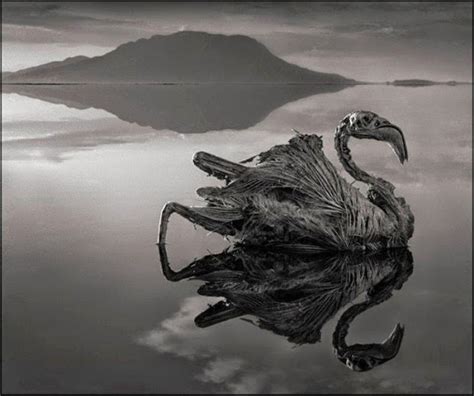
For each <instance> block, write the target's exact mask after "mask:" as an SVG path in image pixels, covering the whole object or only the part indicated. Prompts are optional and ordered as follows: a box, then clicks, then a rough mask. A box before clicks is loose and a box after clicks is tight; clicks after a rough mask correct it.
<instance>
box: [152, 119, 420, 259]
mask: <svg viewBox="0 0 474 396" xmlns="http://www.w3.org/2000/svg"><path fill="white" fill-rule="evenodd" d="M350 137H355V138H358V139H375V140H381V141H385V142H388V143H389V144H390V145H391V146H392V148H393V150H394V151H395V153H396V154H397V156H398V158H399V160H400V162H402V163H403V162H404V161H405V160H406V159H407V158H408V155H407V149H406V144H405V140H404V137H403V134H402V132H401V130H400V129H399V128H398V127H397V126H395V125H393V124H391V123H390V122H388V121H387V120H385V119H384V118H381V117H379V116H378V115H376V114H374V113H372V112H368V111H356V112H353V113H350V114H348V115H347V116H346V117H344V119H343V120H342V121H341V122H340V124H339V125H338V126H337V128H336V136H335V143H336V150H337V152H338V155H339V159H340V161H341V163H342V165H343V166H344V168H345V170H346V171H347V172H348V173H349V174H350V175H351V176H352V177H353V178H354V179H355V180H358V181H361V182H363V183H367V184H369V186H370V188H369V190H368V193H367V197H365V196H364V195H363V194H362V193H361V192H360V191H359V190H358V189H356V188H355V187H353V186H352V185H351V184H349V183H348V182H347V181H346V180H344V179H343V178H342V177H341V176H340V175H339V173H338V171H337V170H336V168H335V167H334V166H333V165H332V164H331V163H330V162H329V160H328V159H327V158H326V156H325V155H324V153H323V151H322V139H321V138H320V137H318V136H316V135H301V134H299V133H298V134H297V136H295V137H294V138H292V139H291V140H290V141H289V144H285V145H278V146H274V147H272V148H271V149H270V150H268V151H266V152H263V153H260V154H259V155H258V156H257V157H258V164H257V166H254V167H247V166H245V165H242V163H240V164H237V163H233V162H230V161H227V160H224V159H222V158H219V157H216V156H214V155H211V154H208V153H204V152H199V153H196V154H195V156H194V163H195V164H196V166H198V167H199V168H200V169H202V170H204V171H206V172H208V173H209V174H210V175H213V176H215V177H217V178H219V179H225V180H226V181H227V185H226V186H224V187H206V188H200V189H198V194H199V195H200V196H201V197H203V198H204V199H205V200H206V201H207V206H206V207H186V206H183V205H181V204H178V203H174V202H171V203H168V204H167V205H166V206H165V207H164V208H163V211H162V217H161V224H160V234H159V242H160V243H164V242H165V237H166V230H167V224H168V221H169V217H170V215H171V214H172V213H174V212H176V213H178V214H180V215H181V216H183V217H185V218H187V219H189V220H190V221H192V222H193V223H195V224H198V225H201V226H203V227H204V228H206V229H207V230H210V231H215V232H218V233H220V234H222V235H226V236H227V235H229V236H233V237H235V238H236V240H237V241H238V242H239V243H241V244H245V245H258V246H275V245H285V246H286V247H288V248H290V249H295V248H298V247H299V248H304V249H305V250H314V251H318V250H366V249H367V250H378V249H384V248H390V247H400V246H406V245H407V241H408V239H409V238H410V237H411V236H412V234H413V223H414V217H413V214H412V213H411V211H410V208H409V206H408V205H407V204H406V203H405V200H404V199H403V198H398V197H396V196H395V194H394V186H393V185H392V184H391V183H389V182H387V181H385V180H383V179H381V178H376V177H373V176H371V175H369V174H367V173H366V172H364V171H363V170H361V169H360V168H359V167H357V165H356V164H355V163H354V161H353V160H352V157H351V155H350V151H349V149H348V147H347V143H348V140H349V138H350ZM252 159H253V158H252ZM250 160H251V159H249V160H248V161H250ZM244 162H246V161H244Z"/></svg>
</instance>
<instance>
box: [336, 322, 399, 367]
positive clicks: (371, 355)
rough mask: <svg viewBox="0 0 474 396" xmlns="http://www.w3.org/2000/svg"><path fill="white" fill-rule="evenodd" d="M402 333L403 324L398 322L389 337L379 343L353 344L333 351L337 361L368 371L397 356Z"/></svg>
mask: <svg viewBox="0 0 474 396" xmlns="http://www.w3.org/2000/svg"><path fill="white" fill-rule="evenodd" d="M403 333H404V329H403V326H401V325H400V324H398V325H397V326H395V328H394V329H393V331H392V333H391V334H390V335H389V337H388V338H387V339H386V340H385V341H384V342H382V343H380V344H355V345H351V346H349V347H344V348H336V349H335V350H334V353H335V354H336V356H337V358H338V359H339V361H341V362H342V363H344V364H345V365H346V366H347V367H348V368H350V369H351V370H353V371H368V370H371V369H373V368H374V367H376V366H380V365H381V364H384V363H385V362H387V361H389V360H392V359H393V358H394V357H395V356H397V354H398V351H399V350H400V346H401V344H402V339H403Z"/></svg>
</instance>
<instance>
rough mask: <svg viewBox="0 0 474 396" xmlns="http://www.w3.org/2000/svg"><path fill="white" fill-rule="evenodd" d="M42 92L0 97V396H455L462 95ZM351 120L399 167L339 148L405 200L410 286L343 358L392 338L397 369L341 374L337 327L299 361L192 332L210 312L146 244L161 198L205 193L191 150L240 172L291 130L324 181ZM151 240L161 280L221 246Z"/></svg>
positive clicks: (467, 161)
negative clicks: (370, 127)
mask: <svg viewBox="0 0 474 396" xmlns="http://www.w3.org/2000/svg"><path fill="white" fill-rule="evenodd" d="M48 89H49V91H48V92H46V91H45V89H43V90H41V89H36V90H35V89H32V88H28V89H26V88H25V89H24V90H23V91H21V90H19V89H17V92H18V93H15V92H14V90H13V89H8V91H5V90H4V93H3V94H2V100H3V104H2V116H3V124H2V128H3V136H2V139H3V140H2V141H3V147H2V154H3V162H2V176H3V181H2V187H3V194H2V215H3V222H2V242H3V251H2V258H3V266H2V275H3V340H2V341H3V362H2V364H3V391H4V392H53V393H58V392H59V393H63V392H82V393H105V392H108V393H117V392H121V393H201V392H225V393H231V392H233V393H260V392H264V393H269V392H274V393H282V392H283V393H285V392H292V393H293V392H306V393H471V392H472V376H471V371H472V355H471V350H472V297H471V296H472V281H471V279H472V267H471V261H472V244H471V239H472V207H471V194H472V168H471V167H472V162H471V159H472V127H471V125H472V115H471V114H472V113H471V109H472V94H471V92H472V91H471V89H472V87H471V86H470V85H468V86H455V87H446V86H432V87H417V88H412V87H393V86H354V87H347V88H344V89H343V87H341V89H334V90H329V91H327V90H324V91H321V90H319V91H318V90H316V91H311V90H301V88H298V89H299V90H295V89H294V88H293V90H292V89H291V88H288V89H289V92H288V93H285V92H283V91H282V90H281V89H278V90H277V93H275V92H270V91H268V88H264V87H260V88H259V87H253V88H252V89H253V90H254V91H255V93H254V94H252V93H251V92H249V90H248V88H245V89H242V90H239V89H237V88H234V91H232V92H231V93H232V95H229V93H228V92H226V91H225V90H222V89H221V88H217V87H216V91H215V92H216V93H215V94H213V93H212V89H211V88H207V91H205V92H204V93H201V92H199V89H198V88H194V90H193V91H189V90H188V91H185V90H184V91H183V88H180V87H174V89H173V87H167V88H166V89H167V91H166V92H165V91H163V88H160V87H155V88H150V87H148V88H146V89H145V88H143V89H144V90H145V91H144V92H145V93H144V94H143V96H140V92H139V88H137V87H135V88H133V89H134V91H133V93H130V94H129V95H127V91H126V89H125V88H123V87H122V89H121V91H120V92H115V94H114V93H112V92H111V91H110V89H112V88H110V87H109V88H108V89H109V91H107V92H108V93H109V95H104V93H103V92H102V93H100V89H101V88H100V87H99V88H98V89H99V92H87V93H84V92H82V93H81V92H80V91H76V94H74V88H71V87H69V88H68V90H69V91H67V92H64V90H63V91H61V92H60V91H59V90H60V88H57V89H58V91H56V92H54V87H49V88H48ZM91 89H92V88H91ZM154 90H155V91H154ZM262 90H267V91H265V92H264V91H262ZM6 92H8V93H6ZM183 95H184V96H183ZM166 97H171V98H172V101H173V102H172V103H173V105H171V106H170V105H164V104H163V103H165V102H166V100H165V99H166ZM183 97H186V98H187V99H186V101H183V100H182V98H183ZM140 98H142V99H140ZM164 98H165V99H164ZM250 98H254V99H253V101H251V100H250ZM140 100H142V101H141V102H140ZM127 103H129V105H128V106H127ZM219 103H220V104H221V107H219ZM180 104H182V106H183V107H184V108H180V107H179V106H180ZM140 109H141V110H140ZM190 109H194V112H190ZM249 109H253V110H249ZM357 109H367V110H372V111H374V112H376V113H378V114H379V115H381V116H383V117H386V118H387V119H389V120H390V121H392V122H393V123H395V124H397V125H399V126H400V127H401V128H402V130H403V131H404V133H405V137H406V141H407V146H408V152H409V161H408V162H407V163H406V164H405V165H404V166H401V165H400V164H399V163H398V161H397V159H396V157H395V155H394V154H393V153H392V152H391V150H390V148H389V147H388V146H387V145H384V144H381V143H378V142H375V141H351V147H352V149H353V150H352V151H353V157H354V158H355V160H356V162H358V163H359V164H360V166H361V167H362V168H363V169H366V170H368V171H369V172H371V173H374V174H377V175H380V176H382V177H384V178H386V179H388V180H390V181H391V182H392V183H393V184H395V186H396V193H397V195H399V196H403V197H405V198H406V200H407V202H408V203H409V204H410V206H411V208H412V211H413V212H414V215H415V234H414V236H413V238H412V239H411V240H410V251H411V253H412V255H413V273H412V274H411V276H410V277H409V278H408V279H407V280H406V282H405V283H404V284H403V287H402V288H401V289H400V290H395V291H394V292H393V296H392V297H391V298H390V299H388V300H387V301H385V302H383V303H381V304H379V305H377V306H376V307H373V308H371V309H370V310H367V312H364V313H363V314H362V315H361V316H360V317H359V318H357V319H356V320H355V321H354V323H353V324H352V326H351V330H350V333H349V336H348V342H349V343H370V342H380V341H381V340H383V339H384V338H385V337H386V336H387V335H388V334H389V332H390V331H391V329H392V328H393V327H394V326H395V324H396V323H402V324H403V325H404V326H405V335H404V339H403V342H402V345H401V348H400V351H399V353H398V355H397V356H396V357H395V358H394V359H393V360H390V361H389V362H387V363H385V364H383V365H381V366H379V367H375V368H374V369H373V370H371V371H367V372H362V373H360V372H354V371H351V370H349V369H348V368H347V367H345V366H344V365H343V364H341V363H340V362H339V361H338V360H337V359H336V357H335V356H334V354H333V351H332V346H331V337H332V333H333V331H334V328H335V326H336V323H337V320H338V317H339V316H340V314H341V313H342V311H339V312H338V313H337V314H336V315H335V316H334V317H332V318H330V319H329V320H328V321H327V322H326V323H325V325H324V326H323V327H322V330H321V341H320V342H317V343H314V344H303V345H301V346H295V344H293V343H291V342H289V341H288V340H287V339H286V338H285V337H283V336H279V335H277V334H274V333H273V332H271V331H268V330H264V329H260V328H258V327H257V326H253V325H252V324H251V323H249V322H248V321H244V320H240V319H237V318H236V319H232V320H228V321H225V322H223V323H219V324H216V325H215V326H211V327H208V328H198V327H196V325H195V324H194V318H195V317H196V316H197V315H198V314H200V313H201V312H202V311H204V310H206V309H207V308H208V304H213V303H215V302H216V301H218V300H220V299H219V298H217V297H205V296H202V295H198V294H197V289H198V287H199V286H200V285H201V284H202V282H200V281H190V282H179V283H172V282H168V281H167V280H166V279H165V278H164V276H163V274H162V270H161V266H160V261H159V255H158V251H157V249H156V246H155V242H156V236H157V226H158V221H159V215H160V210H161V208H162V207H163V205H164V204H165V203H166V202H167V201H177V202H180V203H182V204H186V205H199V204H200V200H199V199H198V197H197V196H196V194H195V190H196V189H197V188H198V187H201V186H205V185H216V184H219V182H218V181H215V180H213V179H212V178H209V177H207V176H206V175H205V174H203V173H202V172H201V171H199V169H197V168H195V167H194V166H193V163H192V160H191V159H192V155H193V153H194V152H196V151H201V150H203V151H208V152H211V153H215V154H217V155H219V156H222V157H224V158H228V159H230V160H236V161H239V160H242V159H245V158H248V157H250V156H252V155H254V154H257V153H259V152H261V151H263V150H266V149H268V148H269V147H271V146H273V145H275V144H283V143H285V142H287V141H288V139H289V138H291V136H293V132H291V129H292V128H295V129H297V130H299V131H301V132H306V133H318V134H319V135H322V136H323V140H324V148H325V153H326V155H327V156H328V157H329V158H330V160H331V161H332V162H333V163H335V164H337V167H338V169H342V166H341V165H339V163H338V161H337V157H336V153H335V151H334V148H333V131H334V128H335V126H336V125H337V123H338V122H339V120H340V119H341V118H342V117H343V116H344V115H345V114H347V113H348V112H350V111H353V110H357ZM183 114H188V118H187V119H185V120H183V118H182V117H183ZM199 120H201V121H200V122H199ZM193 123H196V130H195V132H200V133H192V132H193V128H192V126H193ZM348 178H349V177H348ZM355 185H356V186H358V187H360V188H361V190H363V189H364V186H362V185H360V186H359V183H356V184H355ZM167 242H168V245H167V249H168V255H169V258H170V261H171V263H172V266H173V268H175V269H178V268H183V267H185V266H186V265H187V264H189V263H190V262H191V261H192V260H193V259H195V258H200V257H202V256H205V255H208V254H210V253H219V252H221V251H222V250H223V249H225V248H226V247H227V246H228V242H227V241H225V240H223V239H222V238H221V237H219V236H218V235H215V234H209V233H208V232H206V231H205V230H203V229H201V228H199V227H197V228H196V229H195V228H194V227H193V225H192V224H190V223H188V222H186V221H185V220H183V219H182V218H179V217H173V218H172V220H171V223H170V230H169V233H168V239H167ZM357 301H360V299H359V300H357ZM249 319H252V318H251V317H249Z"/></svg>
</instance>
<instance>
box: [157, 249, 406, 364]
mask: <svg viewBox="0 0 474 396" xmlns="http://www.w3.org/2000/svg"><path fill="white" fill-rule="evenodd" d="M159 252H160V259H161V268H162V270H163V274H164V275H165V277H166V279H168V280H170V281H173V282H177V281H181V280H184V279H196V280H200V281H203V282H205V283H204V284H203V285H201V286H200V287H199V289H198V293H199V294H201V295H204V296H212V297H221V299H220V301H218V302H217V303H214V304H213V305H210V306H209V307H208V308H207V309H206V310H205V311H203V312H201V313H200V314H199V315H197V316H196V317H195V323H196V325H197V326H199V327H209V326H213V325H216V324H218V323H221V322H224V321H227V320H231V319H234V318H238V317H246V318H245V320H247V321H249V322H251V323H253V324H254V325H256V326H258V327H260V328H262V329H265V330H269V331H271V332H273V333H275V334H278V335H280V336H283V337H285V338H287V339H288V341H289V342H291V343H294V344H298V345H301V344H312V343H316V342H320V341H321V332H322V330H323V328H324V327H325V325H326V324H327V322H328V321H329V320H330V319H331V318H334V316H335V315H336V314H337V313H338V312H339V311H340V310H341V309H342V308H343V307H345V306H347V305H350V306H349V308H347V309H346V310H345V311H344V312H343V313H342V315H341V316H340V317H339V319H338V321H337V325H336V328H335V330H334V333H333V337H332V341H333V342H332V345H333V349H334V353H335V355H336V356H337V358H338V359H339V360H340V361H341V362H342V363H344V364H345V365H346V366H347V367H349V368H350V369H351V370H354V371H367V370H370V369H372V368H374V367H376V366H379V365H381V364H384V363H385V362H387V361H389V360H391V359H393V358H394V357H395V356H396V355H397V354H398V351H399V349H400V346H401V343H402V340H403V335H404V327H403V326H402V325H400V324H397V325H396V326H395V328H394V329H393V331H392V332H391V334H390V335H389V336H388V337H387V338H386V339H385V340H384V341H383V342H380V343H369V344H353V345H347V343H346V337H347V334H348V332H349V329H350V325H351V323H352V322H353V321H354V320H355V319H356V318H359V320H363V318H364V315H362V318H361V317H360V315H361V314H362V313H363V312H365V311H367V310H368V309H370V308H372V307H374V306H376V305H379V304H381V303H383V302H385V301H386V300H388V299H389V298H390V297H391V296H392V293H393V291H394V290H398V289H400V288H401V287H402V285H403V284H404V283H405V282H406V281H407V280H408V278H409V277H410V275H411V274H412V272H413V258H412V255H411V253H410V251H409V250H408V249H406V248H400V249H386V250H382V251H371V252H361V251H359V252H322V253H317V254H301V253H295V252H291V251H289V250H285V252H281V251H278V250H268V249H254V248H243V247H238V248H236V249H233V250H230V251H224V252H223V253H220V254H212V255H208V256H205V257H202V258H200V259H197V260H194V261H193V262H192V263H191V264H189V265H188V266H186V267H185V268H183V269H181V270H179V271H174V270H173V269H172V268H171V267H170V265H169V262H168V256H167V253H166V247H165V246H164V245H160V249H159ZM364 294H365V298H364V299H363V301H362V302H360V303H357V304H352V305H351V303H353V302H354V300H355V299H357V298H358V297H360V296H361V295H364ZM248 316H250V317H251V318H252V319H249V318H247V317H248Z"/></svg>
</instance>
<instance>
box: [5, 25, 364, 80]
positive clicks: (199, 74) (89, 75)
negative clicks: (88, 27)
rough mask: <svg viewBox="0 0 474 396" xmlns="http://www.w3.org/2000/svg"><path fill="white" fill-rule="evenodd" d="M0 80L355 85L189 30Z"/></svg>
mask: <svg viewBox="0 0 474 396" xmlns="http://www.w3.org/2000/svg"><path fill="white" fill-rule="evenodd" d="M2 78H3V82H5V83H107V82H111V83H113V82H117V83H119V82H121V83H213V82H215V83H313V84H318V83H319V84H352V83H355V81H354V80H351V79H347V78H345V77H343V76H340V75H338V74H329V73H319V72H315V71H312V70H309V69H305V68H302V67H299V66H296V65H293V64H291V63H288V62H286V61H284V60H283V59H280V58H278V57H277V56H275V55H273V54H272V53H271V52H270V51H269V50H268V49H267V48H266V47H265V46H264V45H263V44H261V43H259V42H258V41H257V40H255V39H253V38H250V37H247V36H242V35H232V36H226V35H222V34H210V33H204V32H190V31H185V32H178V33H174V34H170V35H166V36H162V35H156V36H153V37H151V38H149V39H140V40H138V41H134V42H129V43H126V44H123V45H120V46H119V47H117V48H116V49H115V50H113V51H111V52H109V53H107V54H105V55H102V56H96V57H93V58H88V57H84V56H76V57H73V58H68V59H66V60H64V61H62V62H51V63H47V64H44V65H41V66H37V67H31V68H28V69H24V70H20V71H18V72H14V73H8V74H4V75H3V76H2Z"/></svg>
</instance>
